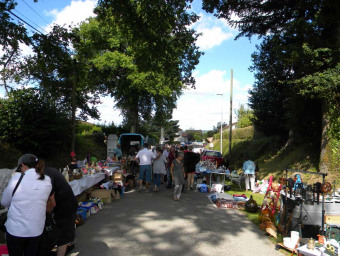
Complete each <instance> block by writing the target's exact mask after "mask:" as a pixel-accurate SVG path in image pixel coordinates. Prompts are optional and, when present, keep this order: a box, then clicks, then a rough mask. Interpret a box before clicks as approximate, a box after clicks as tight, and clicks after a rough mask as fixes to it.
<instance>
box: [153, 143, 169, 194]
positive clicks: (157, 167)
mask: <svg viewBox="0 0 340 256" xmlns="http://www.w3.org/2000/svg"><path fill="white" fill-rule="evenodd" d="M156 153H157V157H156V158H155V160H154V161H153V182H154V186H155V187H154V189H153V191H154V192H157V191H158V190H159V187H160V185H161V177H162V175H164V174H166V168H165V165H166V162H167V160H166V157H165V156H164V155H163V150H162V149H161V148H159V147H157V148H156Z"/></svg>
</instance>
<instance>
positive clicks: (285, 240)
mask: <svg viewBox="0 0 340 256" xmlns="http://www.w3.org/2000/svg"><path fill="white" fill-rule="evenodd" d="M283 245H284V246H285V247H288V248H291V247H292V244H291V241H290V237H284V238H283Z"/></svg>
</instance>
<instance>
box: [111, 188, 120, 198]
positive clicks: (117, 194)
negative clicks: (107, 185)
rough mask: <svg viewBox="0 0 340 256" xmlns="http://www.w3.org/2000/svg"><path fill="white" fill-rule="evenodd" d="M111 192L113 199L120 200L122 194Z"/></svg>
mask: <svg viewBox="0 0 340 256" xmlns="http://www.w3.org/2000/svg"><path fill="white" fill-rule="evenodd" d="M111 191H112V192H111V195H112V197H113V199H115V200H118V199H120V194H119V192H118V191H117V193H116V192H115V191H114V190H111Z"/></svg>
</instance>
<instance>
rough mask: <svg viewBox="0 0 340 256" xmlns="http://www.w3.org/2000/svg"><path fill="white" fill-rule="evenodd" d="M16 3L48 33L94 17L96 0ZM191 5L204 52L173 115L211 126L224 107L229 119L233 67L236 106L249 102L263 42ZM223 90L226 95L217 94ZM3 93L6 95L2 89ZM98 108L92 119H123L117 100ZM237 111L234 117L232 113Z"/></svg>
mask: <svg viewBox="0 0 340 256" xmlns="http://www.w3.org/2000/svg"><path fill="white" fill-rule="evenodd" d="M17 2H18V6H17V8H16V9H17V11H14V13H15V14H17V15H18V16H20V17H22V18H24V19H25V20H27V21H29V22H30V23H32V22H33V23H34V26H35V27H37V28H38V29H39V30H44V31H45V32H48V31H50V27H51V24H53V23H54V24H59V25H65V26H67V25H69V24H74V25H76V24H78V23H79V22H81V21H84V20H85V19H86V18H87V17H89V16H93V15H94V14H93V12H92V10H93V7H94V6H95V4H96V2H97V1H96V0H74V1H70V0H55V1H51V0H39V1H38V2H37V3H34V2H33V0H17ZM32 9H33V10H34V11H33V10H32ZM192 9H193V11H194V12H195V13H197V14H198V15H200V20H199V21H198V22H197V23H196V24H194V25H193V28H194V29H195V30H197V31H198V32H201V33H203V35H202V36H201V37H200V38H199V40H198V41H197V45H198V46H199V47H200V49H201V50H202V51H204V52H205V55H203V56H202V57H201V59H200V63H199V65H197V67H196V69H195V71H194V76H195V78H196V90H193V89H189V90H186V91H184V93H183V95H182V96H181V97H180V98H179V99H178V102H177V108H176V109H174V112H173V119H174V120H179V125H180V128H181V129H183V130H186V129H190V128H194V129H202V130H210V129H212V128H213V126H216V124H217V123H218V122H220V121H221V112H222V111H223V122H227V123H229V109H230V105H229V99H230V70H231V69H233V78H234V80H233V85H234V87H233V109H237V108H239V106H240V105H241V104H244V105H246V104H247V102H248V90H249V89H250V88H251V87H252V84H253V82H254V77H253V74H252V73H251V72H250V71H249V70H248V68H249V66H250V65H251V54H252V53H253V52H254V51H255V44H259V41H257V40H256V39H255V38H253V39H252V40H251V41H249V39H247V38H241V39H238V40H237V41H235V40H234V38H235V36H236V35H237V33H238V32H237V31H236V30H235V29H233V28H230V27H229V26H228V25H227V24H226V22H225V20H218V19H217V18H215V17H214V16H213V15H211V14H207V13H206V12H204V11H203V10H201V3H200V1H198V0H195V1H194V3H193V4H192ZM37 13H38V14H39V15H38V14H37ZM38 26H39V27H40V28H39V27H38ZM29 30H30V29H29ZM22 49H23V51H24V52H25V53H27V54H29V53H30V49H28V48H27V47H23V48H22ZM0 54H1V53H0ZM221 93H223V96H220V95H216V94H221ZM0 96H1V97H3V96H4V92H3V90H2V89H1V90H0ZM222 106H223V110H222ZM98 109H99V111H100V112H101V120H100V121H97V120H90V121H92V122H94V123H104V122H106V123H110V122H112V121H113V122H114V123H115V124H119V123H120V122H121V121H122V116H121V115H120V112H119V110H117V109H114V100H113V99H111V98H102V104H101V105H100V106H99V107H98ZM221 110H222V111H221ZM233 116H234V118H233V121H235V120H236V119H235V114H234V112H233Z"/></svg>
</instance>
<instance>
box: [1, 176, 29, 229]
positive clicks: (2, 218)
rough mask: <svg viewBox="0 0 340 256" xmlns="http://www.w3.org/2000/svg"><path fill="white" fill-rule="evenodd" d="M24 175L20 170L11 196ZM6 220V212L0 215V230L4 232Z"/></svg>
mask: <svg viewBox="0 0 340 256" xmlns="http://www.w3.org/2000/svg"><path fill="white" fill-rule="evenodd" d="M24 175H25V173H23V172H22V173H21V176H20V178H19V180H18V182H17V184H16V185H15V188H14V190H13V193H12V198H13V196H14V193H15V191H17V188H18V187H19V184H20V182H21V180H22V178H23V177H24ZM6 221H7V212H5V213H3V214H1V215H0V231H1V232H6V226H5V223H6Z"/></svg>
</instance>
